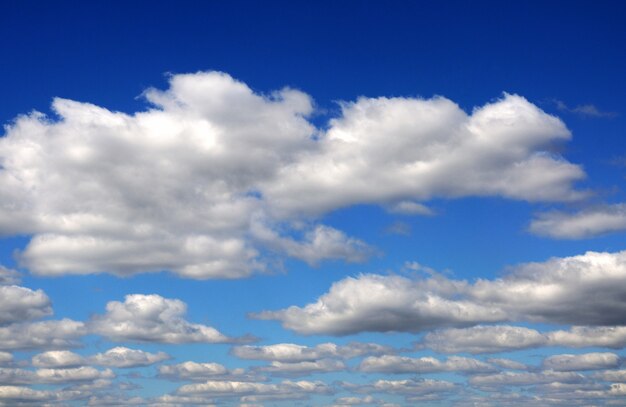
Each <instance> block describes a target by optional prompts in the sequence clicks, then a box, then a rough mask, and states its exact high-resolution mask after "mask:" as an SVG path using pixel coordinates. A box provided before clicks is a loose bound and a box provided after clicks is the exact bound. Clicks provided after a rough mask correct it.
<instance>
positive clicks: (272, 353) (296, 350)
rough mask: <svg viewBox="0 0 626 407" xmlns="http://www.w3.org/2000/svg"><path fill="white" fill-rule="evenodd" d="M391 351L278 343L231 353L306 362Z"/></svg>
mask: <svg viewBox="0 0 626 407" xmlns="http://www.w3.org/2000/svg"><path fill="white" fill-rule="evenodd" d="M391 351H392V349H391V348H389V347H388V346H383V345H379V344H376V343H361V342H350V343H348V344H347V345H344V346H340V345H337V344H334V343H321V344H319V345H316V346H314V347H309V346H304V345H296V344H294V343H277V344H274V345H266V346H254V345H243V346H235V347H233V348H232V351H231V353H232V354H233V355H235V356H237V357H238V358H241V359H253V360H269V361H278V362H304V361H315V360H319V359H322V358H342V359H350V358H355V357H358V356H364V355H374V354H382V353H389V352H391Z"/></svg>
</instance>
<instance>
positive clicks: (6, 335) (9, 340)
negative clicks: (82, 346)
mask: <svg viewBox="0 0 626 407" xmlns="http://www.w3.org/2000/svg"><path fill="white" fill-rule="evenodd" d="M86 333H87V329H86V327H85V324H84V323H82V322H78V321H72V320H71V319H61V320H58V321H40V322H31V323H19V324H12V325H9V326H5V327H0V349H42V348H44V349H49V348H68V347H74V346H77V345H78V342H77V341H76V339H77V338H79V337H81V336H83V335H85V334H86Z"/></svg>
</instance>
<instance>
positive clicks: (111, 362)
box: [89, 346, 170, 368]
mask: <svg viewBox="0 0 626 407" xmlns="http://www.w3.org/2000/svg"><path fill="white" fill-rule="evenodd" d="M167 359H170V355H168V354H167V353H165V352H158V353H150V352H145V351H142V350H139V349H129V348H126V347H123V346H118V347H115V348H112V349H109V350H108V351H106V352H104V353H98V354H96V355H93V356H92V357H90V358H89V360H90V361H91V362H92V363H95V364H97V365H102V366H111V367H121V368H128V367H138V366H150V365H153V364H155V363H159V362H162V361H164V360H167Z"/></svg>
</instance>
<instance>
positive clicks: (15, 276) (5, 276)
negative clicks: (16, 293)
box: [0, 265, 21, 285]
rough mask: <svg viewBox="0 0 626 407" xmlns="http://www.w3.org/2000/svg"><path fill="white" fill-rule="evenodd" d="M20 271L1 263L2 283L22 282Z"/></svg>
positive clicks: (0, 282) (0, 280) (0, 277)
mask: <svg viewBox="0 0 626 407" xmlns="http://www.w3.org/2000/svg"><path fill="white" fill-rule="evenodd" d="M20 280H21V279H20V273H18V272H17V271H16V270H13V269H9V268H6V267H4V266H2V265H0V285H14V284H18V283H19V282H20Z"/></svg>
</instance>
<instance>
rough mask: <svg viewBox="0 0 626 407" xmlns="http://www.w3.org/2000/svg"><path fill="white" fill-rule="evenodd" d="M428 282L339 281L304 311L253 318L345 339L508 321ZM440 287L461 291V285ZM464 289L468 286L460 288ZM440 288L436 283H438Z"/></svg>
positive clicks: (267, 313)
mask: <svg viewBox="0 0 626 407" xmlns="http://www.w3.org/2000/svg"><path fill="white" fill-rule="evenodd" d="M428 283H429V281H421V280H418V281H413V280H409V279H408V278H405V277H401V276H379V275H373V274H366V275H360V276H358V277H356V278H353V277H348V278H346V279H344V280H341V281H339V282H336V283H334V284H333V285H332V287H331V288H330V291H329V292H328V293H327V294H324V295H322V296H321V297H320V298H319V299H318V300H317V302H315V303H312V304H309V305H307V306H305V307H304V308H299V307H295V306H294V307H289V308H288V309H286V310H282V311H264V312H261V313H259V314H254V315H253V317H255V318H259V319H278V320H280V321H282V322H283V325H284V326H285V327H286V328H288V329H293V330H295V331H297V332H299V333H302V334H322V333H328V334H334V335H345V334H351V333H355V332H361V331H383V332H384V331H404V330H406V331H419V330H424V329H428V328H432V327H437V326H440V325H454V324H460V325H465V324H472V323H478V322H483V321H499V320H503V319H504V318H505V316H506V314H505V313H504V312H502V311H500V310H497V309H495V310H494V309H492V308H491V307H484V306H481V305H477V304H475V303H472V302H470V301H463V300H461V301H459V300H449V299H447V298H445V296H443V295H441V294H440V293H437V292H434V291H433V292H429V291H427V287H425V285H427V284H428ZM444 283H445V285H446V287H434V288H435V289H436V290H439V289H440V288H441V289H442V291H447V290H451V291H454V292H456V291H458V288H457V287H455V285H456V283H451V284H450V286H449V287H448V286H447V285H448V284H447V281H446V282H444ZM461 284H462V285H465V283H461ZM435 285H437V283H435Z"/></svg>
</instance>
